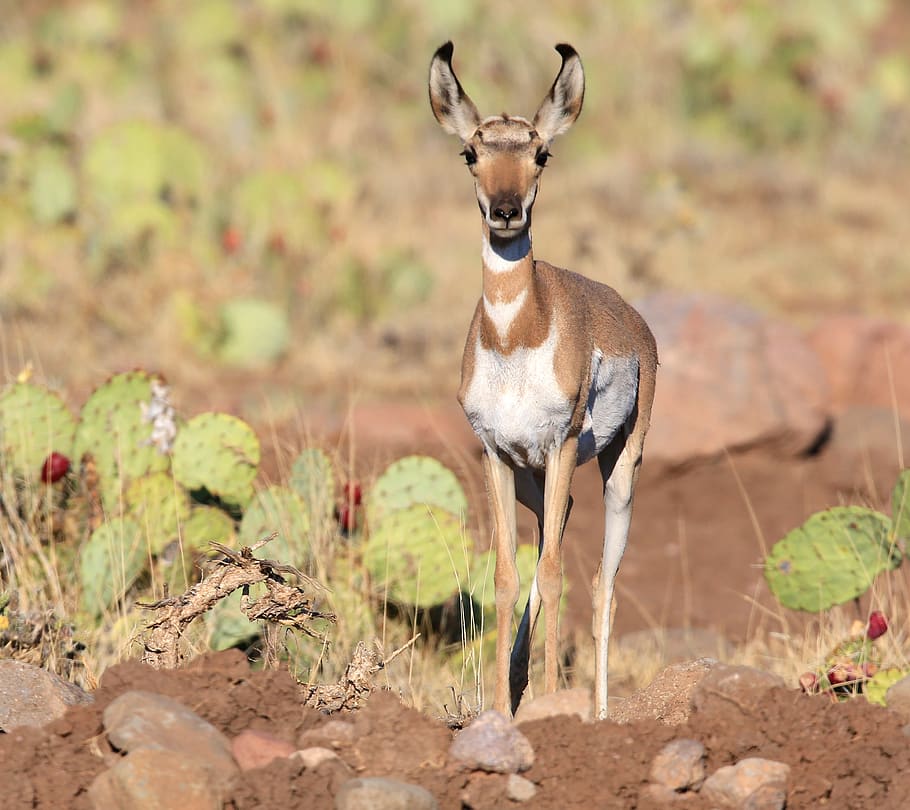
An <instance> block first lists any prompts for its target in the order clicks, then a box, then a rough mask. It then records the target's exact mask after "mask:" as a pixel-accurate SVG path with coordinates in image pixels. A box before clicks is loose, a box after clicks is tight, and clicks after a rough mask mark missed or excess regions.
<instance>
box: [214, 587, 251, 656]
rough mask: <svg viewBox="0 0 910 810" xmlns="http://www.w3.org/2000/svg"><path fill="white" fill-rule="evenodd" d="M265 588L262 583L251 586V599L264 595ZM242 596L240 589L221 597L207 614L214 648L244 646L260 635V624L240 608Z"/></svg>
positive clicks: (225, 648)
mask: <svg viewBox="0 0 910 810" xmlns="http://www.w3.org/2000/svg"><path fill="white" fill-rule="evenodd" d="M263 590H264V589H263V587H262V585H253V586H252V587H251V588H250V599H251V600H255V599H258V598H259V597H260V596H262V594H263ZM241 596H242V594H241V592H240V590H239V589H238V590H236V591H234V592H233V593H232V594H230V596H227V597H226V598H224V599H221V600H220V601H219V602H218V603H217V604H216V605H215V607H214V608H212V609H211V610H210V611H209V612H208V613H206V614H205V623H206V626H207V627H208V629H209V646H210V647H211V648H212V649H213V650H227V649H229V648H230V647H237V646H243V645H245V644H246V643H248V642H250V641H252V640H253V639H254V638H256V636H258V635H259V625H258V624H256V623H254V622H251V621H250V620H249V618H247V616H246V614H245V613H244V612H243V611H242V610H241V609H240V599H241Z"/></svg>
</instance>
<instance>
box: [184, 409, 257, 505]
mask: <svg viewBox="0 0 910 810" xmlns="http://www.w3.org/2000/svg"><path fill="white" fill-rule="evenodd" d="M259 454H260V450H259V439H258V438H257V436H256V434H255V433H254V432H253V429H252V428H251V427H250V426H249V425H248V424H246V422H244V421H243V420H242V419H238V418H237V417H236V416H230V415H229V414H226V413H201V414H199V415H198V416H194V417H193V418H192V419H190V421H189V422H187V423H186V424H185V425H184V426H183V427H181V428H180V430H179V431H178V433H177V439H176V440H175V442H174V451H173V459H174V477H175V478H176V479H177V481H178V482H179V483H181V484H182V485H183V486H185V487H186V488H187V489H189V490H194V489H202V488H205V489H206V490H208V491H209V492H210V493H211V494H212V495H216V496H218V497H219V498H221V499H222V500H223V501H225V502H227V503H230V504H236V505H239V506H244V505H246V504H247V503H249V502H250V499H251V498H252V497H253V479H255V478H256V471H257V469H258V467H259Z"/></svg>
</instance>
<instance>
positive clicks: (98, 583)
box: [79, 518, 148, 618]
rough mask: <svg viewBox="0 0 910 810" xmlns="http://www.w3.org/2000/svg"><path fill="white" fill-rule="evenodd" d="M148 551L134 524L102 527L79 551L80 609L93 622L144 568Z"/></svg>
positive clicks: (112, 523)
mask: <svg viewBox="0 0 910 810" xmlns="http://www.w3.org/2000/svg"><path fill="white" fill-rule="evenodd" d="M147 560H148V549H147V547H146V545H145V541H144V538H143V532H142V530H141V528H140V527H139V525H138V524H137V523H136V522H135V521H133V520H128V519H126V520H124V519H120V518H117V519H114V520H111V521H107V522H105V523H102V524H101V525H100V526H99V527H98V528H97V529H95V531H93V532H92V536H91V537H90V538H89V540H88V542H87V543H86V544H85V546H84V547H83V548H82V553H81V555H80V559H79V579H80V580H81V582H82V598H81V604H82V608H83V609H84V610H85V611H86V612H88V613H89V614H91V615H92V616H93V617H95V618H99V617H101V616H103V615H104V613H105V612H107V611H109V610H111V609H112V608H113V607H114V605H115V604H116V603H117V601H118V600H120V599H122V598H123V595H124V594H125V593H126V592H127V591H128V590H129V588H130V586H131V585H132V584H133V583H134V582H135V581H136V579H137V578H138V577H139V575H140V574H141V573H142V571H143V570H144V568H145V564H146V561H147Z"/></svg>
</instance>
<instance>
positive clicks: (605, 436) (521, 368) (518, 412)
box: [463, 329, 638, 469]
mask: <svg viewBox="0 0 910 810" xmlns="http://www.w3.org/2000/svg"><path fill="white" fill-rule="evenodd" d="M555 349H556V331H555V329H551V331H550V334H549V335H548V336H547V339H546V340H545V341H544V342H543V343H542V344H541V345H540V346H538V347H536V348H534V349H516V350H515V351H513V352H511V353H510V354H507V355H504V354H500V353H499V352H496V351H492V350H488V349H484V348H483V346H481V344H480V340H479V339H478V341H477V345H476V347H475V355H474V374H473V377H472V379H471V382H470V383H469V385H468V388H467V390H466V392H465V397H464V403H463V404H464V410H465V413H466V414H467V417H468V420H469V421H470V423H471V426H472V427H473V428H474V432H475V433H476V434H477V435H478V436H479V437H480V440H481V441H482V442H483V443H484V445H485V446H486V447H487V448H488V449H489V450H491V451H499V452H501V453H505V454H506V455H507V456H508V457H509V458H510V459H511V460H512V461H513V463H514V464H515V465H516V466H519V467H525V466H528V467H533V468H535V469H543V468H544V467H545V465H546V458H547V453H548V452H549V451H550V450H552V449H553V448H555V447H558V446H559V445H561V444H562V443H563V442H564V441H565V438H566V436H567V435H568V433H569V428H570V426H571V422H572V414H573V412H574V410H575V404H576V403H575V402H574V401H573V400H571V399H569V398H568V397H567V396H566V395H565V393H563V391H562V389H561V388H560V387H559V384H558V382H557V380H556V374H555V365H554V359H555ZM637 389H638V360H637V358H609V359H605V358H604V357H603V354H602V353H601V352H599V351H595V352H594V355H593V357H592V363H591V383H590V387H589V396H588V401H587V404H586V410H585V421H584V425H583V428H582V433H581V435H580V436H579V448H578V462H579V464H582V463H584V462H586V461H589V460H590V459H591V458H593V457H594V456H595V455H597V453H599V452H600V451H601V450H602V449H603V448H604V447H605V446H606V445H607V444H608V443H609V441H610V440H611V439H612V438H613V436H614V435H615V434H616V431H617V430H619V429H620V428H621V427H622V425H623V424H624V423H625V422H626V420H627V419H628V417H629V414H630V413H631V411H632V408H633V407H634V405H635V396H636V393H637Z"/></svg>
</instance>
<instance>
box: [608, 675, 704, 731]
mask: <svg viewBox="0 0 910 810" xmlns="http://www.w3.org/2000/svg"><path fill="white" fill-rule="evenodd" d="M716 666H719V664H718V663H717V661H715V660H714V659H713V658H699V659H698V660H696V661H688V662H686V663H684V664H671V665H670V666H668V667H666V668H665V669H663V670H661V671H660V672H659V673H658V674H657V677H655V678H654V680H653V681H651V683H649V684H648V685H647V686H645V687H644V688H642V689H639V690H638V691H637V692H634V693H633V694H631V695H629V697H627V698H626V699H625V700H624V701H622V703H620V704H619V706H617V707H616V708H615V709H612V710H611V711H610V719H611V720H613V721H614V722H616V723H633V722H635V721H636V720H659V721H660V722H661V723H665V724H666V725H668V726H678V725H680V724H682V723H685V722H686V720H688V719H689V716H690V715H691V713H692V700H691V698H692V692H693V691H694V690H695V687H696V686H697V685H698V683H699V681H701V680H702V679H703V678H704V677H705V676H706V675H707V674H708V673H709V672H710V671H711V670H712V669H713V668H714V667H716Z"/></svg>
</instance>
